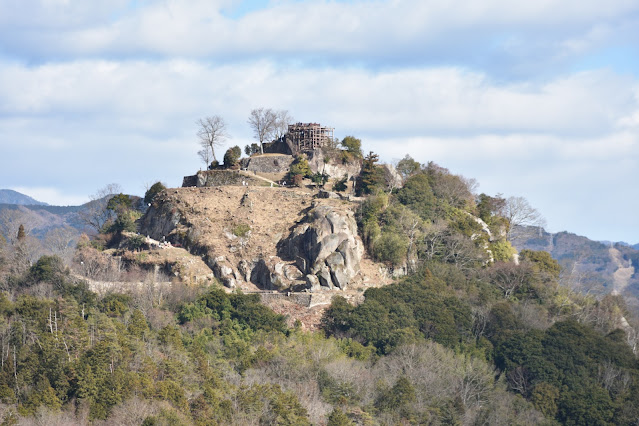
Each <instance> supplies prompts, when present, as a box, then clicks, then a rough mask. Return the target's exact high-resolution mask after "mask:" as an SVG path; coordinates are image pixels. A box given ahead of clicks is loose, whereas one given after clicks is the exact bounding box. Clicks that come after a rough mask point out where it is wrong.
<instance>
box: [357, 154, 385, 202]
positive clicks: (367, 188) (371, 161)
mask: <svg viewBox="0 0 639 426" xmlns="http://www.w3.org/2000/svg"><path fill="white" fill-rule="evenodd" d="M378 161H379V156H378V155H377V154H375V153H373V152H372V151H371V152H369V153H368V155H367V156H366V157H364V163H363V164H362V172H361V173H360V175H359V178H358V180H357V189H356V194H357V195H358V196H361V195H368V194H372V193H374V192H375V191H376V190H377V189H380V188H381V187H382V185H383V183H384V172H383V170H382V169H381V168H379V167H378V166H377V162H378Z"/></svg>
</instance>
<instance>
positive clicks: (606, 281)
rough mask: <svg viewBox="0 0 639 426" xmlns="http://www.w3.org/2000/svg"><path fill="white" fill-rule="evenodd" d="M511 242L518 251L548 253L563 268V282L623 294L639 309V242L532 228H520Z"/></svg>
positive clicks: (583, 289)
mask: <svg viewBox="0 0 639 426" xmlns="http://www.w3.org/2000/svg"><path fill="white" fill-rule="evenodd" d="M512 243H513V245H514V246H515V247H516V248H517V249H518V250H522V249H529V250H544V251H547V252H549V253H550V254H551V255H552V257H553V258H555V259H557V261H558V262H559V264H560V265H561V266H562V268H563V276H564V277H565V279H564V284H566V285H569V286H571V287H572V288H574V289H575V290H578V291H581V292H583V293H594V294H600V295H603V294H608V293H612V294H622V295H623V296H624V297H625V298H626V301H627V303H628V305H629V306H630V307H631V308H632V309H634V310H635V312H639V244H635V245H629V244H627V243H623V242H617V243H613V242H609V241H593V240H590V239H588V238H586V237H583V236H580V235H576V234H572V233H570V232H565V231H564V232H557V233H549V232H546V231H545V230H543V229H539V228H529V227H519V228H517V229H516V230H515V232H514V235H513V238H512Z"/></svg>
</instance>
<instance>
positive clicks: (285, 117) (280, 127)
mask: <svg viewBox="0 0 639 426" xmlns="http://www.w3.org/2000/svg"><path fill="white" fill-rule="evenodd" d="M276 115H277V121H276V123H275V133H274V136H275V138H277V139H279V138H281V137H283V136H284V135H285V134H287V133H288V125H289V124H291V123H293V117H291V116H290V114H289V113H288V111H287V110H285V109H282V110H279V111H277V113H276Z"/></svg>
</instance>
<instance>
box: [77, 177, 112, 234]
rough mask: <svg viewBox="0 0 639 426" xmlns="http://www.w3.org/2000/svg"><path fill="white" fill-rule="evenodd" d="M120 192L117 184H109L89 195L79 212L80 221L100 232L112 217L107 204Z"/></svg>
mask: <svg viewBox="0 0 639 426" xmlns="http://www.w3.org/2000/svg"><path fill="white" fill-rule="evenodd" d="M121 192H122V188H121V187H120V185H118V184H117V183H110V184H108V185H106V186H105V187H103V188H100V189H98V191H97V192H96V193H95V194H93V195H91V196H90V198H91V201H89V202H88V203H87V204H86V206H85V207H84V209H83V210H81V211H80V213H79V216H80V220H82V222H84V223H85V224H86V225H87V226H89V227H91V228H93V229H95V230H96V231H97V232H100V230H101V229H102V227H103V226H104V224H105V223H107V222H108V221H109V220H110V219H111V218H112V217H111V216H112V212H111V211H110V210H108V209H107V204H108V203H109V200H110V199H111V197H113V196H114V195H116V194H119V193H121Z"/></svg>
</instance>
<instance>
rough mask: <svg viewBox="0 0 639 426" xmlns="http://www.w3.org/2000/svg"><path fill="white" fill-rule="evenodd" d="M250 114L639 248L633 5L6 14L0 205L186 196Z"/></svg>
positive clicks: (21, 9) (60, 6)
mask: <svg viewBox="0 0 639 426" xmlns="http://www.w3.org/2000/svg"><path fill="white" fill-rule="evenodd" d="M259 107H266V108H273V109H286V110H288V111H289V114H290V115H291V116H292V117H293V118H294V119H295V120H296V121H301V122H319V123H322V124H324V125H329V126H332V127H334V128H335V136H336V137H339V138H342V137H344V136H347V135H353V136H356V137H358V138H360V139H362V144H363V149H364V151H365V152H368V151H374V152H376V153H378V154H379V155H380V157H381V159H382V160H383V161H385V162H393V161H397V160H399V159H401V158H402V157H404V155H406V154H410V155H411V156H412V157H413V158H414V159H416V160H417V161H419V162H421V163H427V162H429V161H434V162H435V163H437V164H439V165H440V166H443V167H446V168H448V169H449V170H450V171H451V172H453V173H455V174H461V175H463V176H465V177H467V178H474V179H476V180H477V181H478V182H479V184H480V186H479V188H478V191H479V192H484V193H487V194H489V195H497V194H502V195H503V196H505V197H508V196H521V197H525V198H526V199H527V200H528V201H529V203H530V204H531V205H532V206H534V207H535V208H537V209H538V210H539V211H540V212H541V213H542V215H543V216H544V217H545V218H546V221H547V229H548V230H549V231H552V232H559V231H564V230H566V231H570V232H573V233H576V234H579V235H585V236H587V237H589V238H592V239H596V240H612V241H626V242H629V243H639V215H638V214H637V212H638V211H639V197H638V196H637V195H638V189H637V182H639V164H638V162H639V2H637V1H636V0H610V1H607V2H602V1H600V0H580V1H576V0H539V1H535V2H513V1H510V0H482V1H476V0H448V1H445V2H444V1H434V0H348V1H347V0H343V1H338V0H295V1H294V0H256V1H245V0H189V1H184V0H181V1H179V0H135V1H131V0H92V1H86V0H0V188H8V189H14V190H17V191H20V192H22V193H25V194H27V195H29V196H32V197H34V198H36V199H38V200H41V201H44V202H47V203H50V204H58V205H77V204H80V203H83V202H86V201H87V200H88V199H89V197H90V195H91V194H94V193H96V192H97V191H98V190H99V189H100V188H102V187H104V186H105V185H107V184H110V183H118V184H120V185H121V187H122V188H123V190H124V191H125V192H127V193H132V194H138V195H143V194H144V191H145V189H146V188H147V187H148V186H150V185H151V184H153V183H154V182H156V181H158V180H160V181H162V182H164V183H165V184H167V185H169V186H180V185H181V182H182V177H183V176H185V175H191V174H194V173H195V172H196V171H197V170H198V169H199V168H201V167H203V163H202V162H201V160H200V159H199V157H198V156H197V151H198V150H199V146H198V143H197V137H196V132H197V125H196V124H195V123H196V120H198V119H199V118H202V117H205V116H209V115H220V116H222V117H223V118H224V119H225V120H226V122H227V123H228V131H229V134H230V135H231V139H229V141H228V143H227V145H226V147H223V148H222V149H220V150H218V152H217V153H216V154H217V155H218V157H222V156H223V153H224V151H225V150H226V148H227V147H230V146H233V145H239V146H240V147H243V146H245V145H246V144H249V143H252V142H254V140H253V138H252V133H251V130H250V128H249V126H248V124H247V119H248V116H249V113H250V111H251V109H254V108H259Z"/></svg>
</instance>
